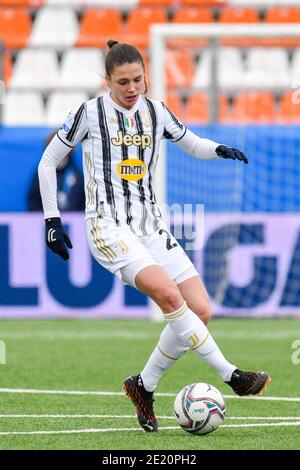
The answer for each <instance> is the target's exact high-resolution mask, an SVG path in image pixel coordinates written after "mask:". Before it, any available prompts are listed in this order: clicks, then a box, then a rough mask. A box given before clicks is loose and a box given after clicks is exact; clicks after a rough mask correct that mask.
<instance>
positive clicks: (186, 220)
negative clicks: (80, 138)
mask: <svg viewBox="0 0 300 470" xmlns="http://www.w3.org/2000/svg"><path fill="white" fill-rule="evenodd" d="M150 59H151V77H150V78H151V97H152V98H154V99H159V100H163V101H164V102H165V103H166V104H167V106H169V108H170V109H171V110H172V112H173V113H174V114H175V115H176V116H178V117H179V118H180V119H181V120H182V121H184V123H185V124H186V125H187V126H188V127H189V128H190V129H191V130H192V131H194V132H195V133H196V134H197V135H199V136H200V137H207V138H210V139H213V140H215V141H216V142H219V143H222V144H226V145H228V146H232V147H237V148H239V149H241V150H243V151H244V152H245V153H246V155H247V157H248V158H249V165H244V164H241V162H236V161H232V160H216V161H203V160H198V159H194V158H192V157H190V156H188V155H186V154H184V153H183V152H182V151H181V150H180V149H179V148H178V147H177V146H176V145H174V144H172V143H170V142H164V143H163V146H162V149H161V154H160V159H159V165H160V166H159V167H158V168H157V180H156V185H157V194H158V196H159V200H160V203H161V204H162V205H164V207H165V208H167V212H168V213H169V214H171V215H172V217H170V218H169V219H170V225H171V230H173V231H176V234H177V239H179V241H180V243H181V244H182V246H183V247H184V248H185V249H186V250H187V253H188V255H189V256H190V257H191V259H192V260H193V262H194V264H195V266H196V268H197V270H198V272H199V273H200V275H201V277H202V279H203V280H204V283H205V285H206V288H207V290H208V293H209V295H210V298H211V300H212V303H213V307H214V314H216V315H238V316H245V315H251V316H258V315H259V316H261V315H265V316H271V315H300V288H299V285H300V283H299V281H300V267H299V266H300V264H299V262H298V260H299V261H300V236H299V227H300V222H299V211H300V191H299V183H300V165H299V158H300V151H299V148H300V147H299V143H300V142H299V140H300V132H299V131H300V104H299V103H300V92H299V89H300V25H298V24H293V25H284V24H282V25H263V24H259V25H248V24H242V25H220V24H219V25H215V24H213V25H200V24H197V25H191V24H180V25H175V24H173V25H172V24H168V25H154V26H152V30H151V47H150ZM201 205H204V222H203V220H202V218H201V210H200V217H199V214H198V212H197V210H198V209H199V208H201ZM197 214H198V216H197ZM183 226H184V227H183ZM199 231H201V233H202V232H203V233H202V235H203V236H201V235H200V236H199ZM176 234H175V235H176ZM178 234H179V236H178ZM193 237H194V238H193ZM202 239H203V246H199V240H202ZM153 312H154V314H153V317H156V313H155V309H153Z"/></svg>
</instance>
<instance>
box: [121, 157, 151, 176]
mask: <svg viewBox="0 0 300 470" xmlns="http://www.w3.org/2000/svg"><path fill="white" fill-rule="evenodd" d="M146 171H147V167H146V165H145V163H144V162H143V161H142V160H138V159H136V158H128V159H127V160H123V161H122V162H120V163H119V164H118V166H117V173H118V175H119V176H120V177H121V178H122V179H123V180H126V181H138V180H141V179H142V178H144V176H145V174H146Z"/></svg>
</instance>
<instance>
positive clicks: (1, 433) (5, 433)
mask: <svg viewBox="0 0 300 470" xmlns="http://www.w3.org/2000/svg"><path fill="white" fill-rule="evenodd" d="M262 426H264V427H271V426H300V421H297V422H280V423H257V424H223V425H222V426H220V429H221V428H252V427H262ZM159 429H160V430H165V429H173V430H176V431H179V430H180V427H179V426H162V427H160V428H159ZM124 431H125V432H129V431H142V429H141V428H104V429H65V430H60V431H0V436H29V435H45V434H48V435H51V434H81V433H105V432H124Z"/></svg>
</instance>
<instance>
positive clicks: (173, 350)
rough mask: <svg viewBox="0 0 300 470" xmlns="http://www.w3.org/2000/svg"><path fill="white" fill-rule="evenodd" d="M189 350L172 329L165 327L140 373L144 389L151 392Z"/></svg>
mask: <svg viewBox="0 0 300 470" xmlns="http://www.w3.org/2000/svg"><path fill="white" fill-rule="evenodd" d="M188 349H190V346H189V345H186V344H185V343H184V342H182V341H181V340H180V339H178V338H177V337H176V335H175V334H174V332H173V331H172V328H171V327H170V326H169V325H167V326H166V327H165V329H164V330H163V332H162V334H161V336H160V338H159V342H158V344H157V346H156V348H155V349H154V351H153V353H152V354H151V356H150V357H149V359H148V362H147V364H146V365H145V367H144V369H143V370H142V372H141V377H142V380H143V384H144V387H145V389H146V390H147V391H148V392H153V391H154V390H155V389H156V387H157V384H158V382H159V380H160V379H161V377H162V375H163V373H164V372H165V371H166V370H167V369H169V368H170V367H172V365H173V364H175V363H176V361H177V359H179V358H180V357H181V356H183V354H184V353H185V352H186V351H187V350H188Z"/></svg>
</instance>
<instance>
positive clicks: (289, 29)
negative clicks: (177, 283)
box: [149, 24, 300, 320]
mask: <svg viewBox="0 0 300 470" xmlns="http://www.w3.org/2000/svg"><path fill="white" fill-rule="evenodd" d="M251 37H252V38H256V39H259V38H261V39H266V38H268V39H276V38H300V24H255V25H253V24H205V25H204V24H154V25H152V26H151V29H150V49H149V52H150V79H151V98H152V99H157V100H161V101H163V100H165V98H166V94H167V93H166V92H167V89H166V88H167V87H166V75H165V72H164V71H165V66H166V60H167V55H166V43H167V40H169V39H172V38H173V39H174V38H176V39H177V38H189V39H192V38H195V39H199V38H201V39H208V40H209V41H208V46H207V47H208V48H210V49H211V51H212V60H211V72H212V73H211V83H210V84H209V88H208V93H209V95H210V98H211V108H212V109H211V114H210V120H211V121H212V122H213V121H215V120H216V109H214V108H215V106H214V105H216V103H217V91H218V84H217V76H216V75H217V74H216V73H213V72H215V71H216V54H215V52H216V51H217V49H218V45H219V40H220V39H223V38H230V39H232V38H235V39H238V38H241V39H242V38H251ZM257 45H258V44H257V41H256V43H255V46H257ZM262 46H263V47H264V44H262ZM241 47H243V46H241ZM299 80H300V77H299ZM296 85H297V84H295V86H296ZM298 85H299V84H298ZM155 190H156V195H157V200H158V203H159V205H160V206H161V207H166V203H167V172H166V151H165V144H164V143H162V144H161V149H160V157H159V159H158V163H157V170H156V180H155ZM151 317H152V319H153V320H161V319H162V318H163V316H162V313H161V311H160V310H159V309H158V308H157V306H156V305H154V304H153V305H152V315H151Z"/></svg>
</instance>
